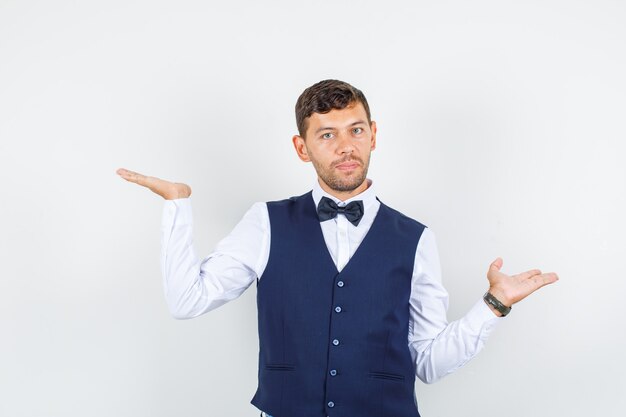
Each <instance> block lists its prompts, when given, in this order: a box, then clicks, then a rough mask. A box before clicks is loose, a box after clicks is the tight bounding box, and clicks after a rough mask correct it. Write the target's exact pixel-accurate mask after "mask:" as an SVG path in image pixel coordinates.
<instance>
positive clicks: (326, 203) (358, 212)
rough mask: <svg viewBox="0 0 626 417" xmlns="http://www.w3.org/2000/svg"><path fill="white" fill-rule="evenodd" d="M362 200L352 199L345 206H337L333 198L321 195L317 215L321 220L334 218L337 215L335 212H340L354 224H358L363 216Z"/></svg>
mask: <svg viewBox="0 0 626 417" xmlns="http://www.w3.org/2000/svg"><path fill="white" fill-rule="evenodd" d="M363 212H364V209H363V201H361V200H358V201H352V202H350V203H348V204H347V205H346V206H345V207H339V206H337V203H335V202H334V201H333V200H331V199H330V198H328V197H322V199H321V200H320V203H319V204H318V205H317V216H318V217H319V218H320V221H321V222H324V221H326V220H330V219H334V218H335V217H337V213H341V214H343V215H344V216H346V219H348V221H349V222H350V223H352V224H353V225H355V226H358V225H359V222H360V221H361V218H362V217H363Z"/></svg>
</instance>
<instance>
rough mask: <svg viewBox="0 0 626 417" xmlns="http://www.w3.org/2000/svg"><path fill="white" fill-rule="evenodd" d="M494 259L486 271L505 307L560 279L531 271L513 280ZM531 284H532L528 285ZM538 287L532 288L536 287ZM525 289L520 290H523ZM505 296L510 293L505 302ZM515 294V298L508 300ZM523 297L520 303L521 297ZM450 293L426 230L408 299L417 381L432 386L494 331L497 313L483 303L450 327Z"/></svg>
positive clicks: (410, 338) (499, 261) (491, 289)
mask: <svg viewBox="0 0 626 417" xmlns="http://www.w3.org/2000/svg"><path fill="white" fill-rule="evenodd" d="M501 266H502V260H501V259H500V258H498V259H496V261H494V263H492V264H491V266H490V268H489V272H488V279H489V283H490V290H489V291H490V292H491V291H494V292H492V294H493V295H495V296H496V297H502V298H499V299H500V300H501V301H502V302H503V303H510V304H505V305H507V306H510V305H512V302H511V300H512V299H513V300H515V301H514V302H517V301H520V300H521V299H523V298H525V297H526V296H528V295H529V294H530V293H532V292H533V291H535V290H536V289H537V288H539V287H540V286H543V285H546V284H548V283H551V282H554V281H556V280H557V279H558V277H557V276H556V274H541V272H540V271H539V270H531V271H528V272H525V273H522V274H519V275H515V276H513V277H509V276H507V275H505V274H503V273H501V272H500V271H499V270H500V267H501ZM529 280H533V281H532V282H533V284H532V285H530V283H526V281H529ZM534 282H536V283H537V284H542V285H540V286H535V285H537V284H534ZM522 289H523V290H522ZM504 294H508V295H507V296H506V297H505V295H504ZM511 294H514V297H516V298H509V297H510V296H511ZM520 297H521V298H520ZM447 310H448V293H447V291H446V290H445V288H444V287H443V285H442V283H441V269H440V262H439V254H438V251H437V245H436V241H435V236H434V234H433V233H432V231H430V229H425V230H424V234H423V235H422V237H421V238H420V242H419V245H418V248H417V252H416V256H415V268H414V273H413V280H412V291H411V300H410V314H411V322H410V323H409V348H410V351H411V354H412V355H413V359H414V360H415V366H416V367H415V372H416V375H417V377H418V378H419V379H420V380H422V381H423V382H425V383H432V382H435V381H436V380H438V379H440V378H442V377H443V376H445V375H448V374H450V373H452V372H454V371H455V370H456V369H458V368H460V367H461V366H463V365H464V364H466V363H467V362H468V361H469V360H470V359H472V358H473V357H474V356H476V354H478V352H480V350H481V349H482V348H483V346H484V344H485V341H486V340H487V338H488V336H489V334H490V333H491V332H492V331H493V329H494V328H495V326H496V324H497V322H499V321H500V320H501V319H498V317H497V316H499V313H498V312H496V311H494V310H492V309H491V307H489V306H488V305H487V304H486V303H485V302H484V301H483V300H482V299H480V300H478V301H477V302H476V303H475V304H474V306H473V307H472V308H471V309H470V311H469V312H468V313H467V314H466V315H465V316H463V317H462V318H460V319H459V320H456V321H453V322H450V323H448V320H447V318H446V313H447Z"/></svg>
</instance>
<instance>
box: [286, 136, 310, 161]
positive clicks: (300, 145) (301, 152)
mask: <svg viewBox="0 0 626 417" xmlns="http://www.w3.org/2000/svg"><path fill="white" fill-rule="evenodd" d="M291 140H292V142H293V147H294V148H295V149H296V153H297V154H298V158H300V160H302V161H303V162H311V158H309V153H308V149H307V148H306V143H305V141H304V138H303V137H302V136H298V135H294V137H293V138H292V139H291Z"/></svg>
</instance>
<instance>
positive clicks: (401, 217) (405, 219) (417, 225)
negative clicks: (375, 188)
mask: <svg viewBox="0 0 626 417" xmlns="http://www.w3.org/2000/svg"><path fill="white" fill-rule="evenodd" d="M378 201H379V202H380V207H381V208H382V209H383V210H386V211H387V212H388V213H389V214H390V215H391V217H393V218H394V220H395V221H396V222H398V223H399V224H400V225H401V226H404V227H407V228H412V229H418V230H419V231H420V232H421V231H423V230H424V229H426V228H427V227H428V226H426V225H425V224H423V223H421V222H419V221H418V220H415V219H413V218H411V217H409V216H407V215H406V214H404V213H401V212H400V211H398V210H396V209H394V208H392V207H389V206H388V205H386V204H385V203H383V202H382V201H380V200H378Z"/></svg>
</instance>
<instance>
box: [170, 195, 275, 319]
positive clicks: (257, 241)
mask: <svg viewBox="0 0 626 417" xmlns="http://www.w3.org/2000/svg"><path fill="white" fill-rule="evenodd" d="M161 231H162V234H161V248H162V251H161V270H162V272H163V287H164V290H165V298H166V300H167V304H168V307H169V309H170V312H171V314H172V316H174V317H175V318H177V319H188V318H193V317H197V316H199V315H201V314H204V313H206V312H208V311H211V310H213V309H215V308H217V307H219V306H221V305H223V304H225V303H227V302H228V301H231V300H234V299H235V298H237V297H239V296H240V295H241V294H242V293H243V292H244V291H245V290H246V289H247V288H248V287H249V286H250V284H252V282H254V280H255V278H256V277H257V276H260V275H261V274H262V272H263V269H264V268H265V264H266V263H267V254H266V252H268V250H269V218H268V215H267V206H266V205H265V204H264V203H256V204H254V205H253V206H252V207H251V208H250V209H249V210H248V212H247V213H246V214H245V215H244V216H243V218H242V219H241V221H240V222H239V223H238V224H237V225H236V226H235V228H234V229H233V231H232V232H231V233H230V234H229V235H228V236H226V237H225V238H224V239H222V240H221V241H220V242H219V243H218V244H217V246H216V248H215V250H213V251H212V252H211V253H210V254H209V255H208V256H207V257H205V258H204V259H203V260H199V259H198V257H197V256H196V254H195V251H194V248H193V218H192V211H191V200H190V199H189V198H185V199H176V200H172V201H166V202H165V205H164V207H163V218H162V228H161Z"/></svg>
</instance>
